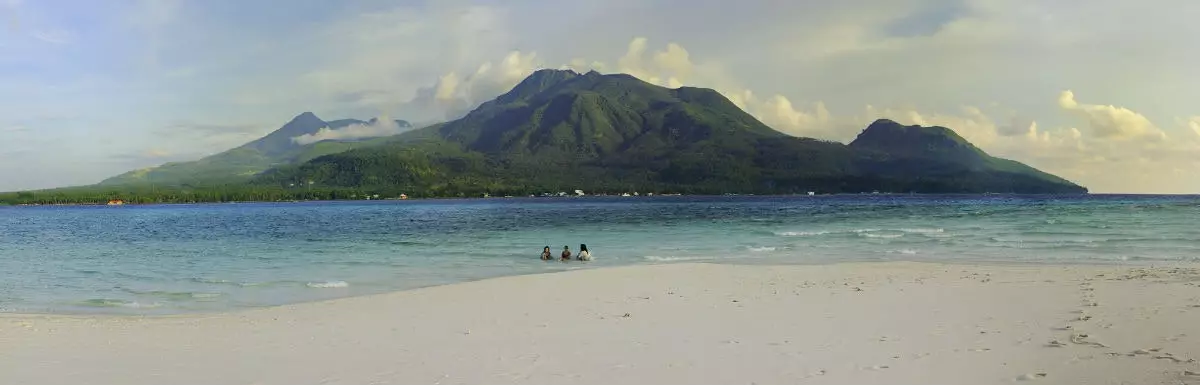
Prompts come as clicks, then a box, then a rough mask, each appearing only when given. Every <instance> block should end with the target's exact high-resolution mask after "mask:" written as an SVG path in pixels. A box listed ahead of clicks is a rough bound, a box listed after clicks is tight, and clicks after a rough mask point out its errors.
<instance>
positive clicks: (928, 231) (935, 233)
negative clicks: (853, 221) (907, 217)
mask: <svg viewBox="0 0 1200 385" xmlns="http://www.w3.org/2000/svg"><path fill="white" fill-rule="evenodd" d="M878 232H899V233H904V234H922V235H926V236H930V237H945V235H940V234H943V233H945V232H946V229H943V228H937V227H931V228H922V227H912V228H898V229H877V228H867V229H853V230H844V231H830V230H820V231H781V232H777V233H775V235H778V236H781V237H812V236H818V235H828V234H839V233H843V234H845V233H850V234H859V235H863V234H869V233H878ZM901 235H902V234H901ZM864 236H866V237H871V238H897V237H893V236H883V237H879V236H872V235H864Z"/></svg>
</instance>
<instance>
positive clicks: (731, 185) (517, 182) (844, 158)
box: [255, 70, 1086, 195]
mask: <svg viewBox="0 0 1200 385" xmlns="http://www.w3.org/2000/svg"><path fill="white" fill-rule="evenodd" d="M397 138H399V139H402V140H396V141H393V142H391V143H390V144H385V145H381V146H373V147H367V148H360V149H354V150H350V151H346V152H342V153H337V154H330V155H326V156H322V157H318V158H315V159H313V160H311V161H309V162H305V163H303V164H294V165H287V166H282V167H279V168H276V169H272V170H270V171H268V172H265V173H264V174H262V175H259V176H258V177H256V178H255V183H259V184H282V185H289V184H294V183H295V181H297V180H306V181H313V183H316V184H321V185H327V186H333V187H342V188H369V189H375V190H385V191H388V190H396V191H420V190H428V191H430V192H431V193H432V194H434V195H438V194H445V193H449V192H452V191H469V192H470V193H487V192H490V193H493V194H495V193H498V192H501V191H506V192H513V193H524V192H528V191H531V190H537V189H549V190H568V191H569V190H571V189H573V188H572V187H579V188H588V189H593V190H614V191H617V190H627V189H641V190H645V191H649V190H653V189H662V190H674V191H684V192H695V193H724V192H745V193H797V192H804V191H821V192H835V193H836V192H863V191H876V190H878V191H894V192H1015V193H1045V192H1051V193H1080V192H1086V188H1083V187H1081V186H1078V185H1075V184H1074V183H1071V182H1069V181H1066V180H1063V179H1062V178H1058V177H1055V176H1053V175H1050V174H1047V173H1044V172H1041V171H1039V170H1036V169H1033V168H1032V167H1028V166H1026V165H1024V164H1021V163H1019V162H1015V161H1011V160H1007V159H1000V158H995V157H992V156H990V155H988V154H987V153H986V152H984V151H982V150H980V149H978V148H977V147H975V146H974V145H972V144H970V143H969V142H968V141H966V140H965V139H963V138H962V137H961V136H959V135H957V133H954V131H953V130H951V129H949V128H945V127H921V126H903V125H900V124H899V123H896V122H894V121H890V120H886V119H880V120H877V121H876V122H874V123H872V124H871V125H870V126H868V127H867V128H866V129H864V131H863V132H862V133H860V134H859V137H858V138H856V139H855V140H854V141H852V142H851V143H850V144H841V143H837V142H828V141H820V140H815V139H811V138H796V137H792V136H788V135H785V134H783V133H781V132H779V131H777V130H774V129H772V128H770V127H768V126H766V125H765V124H763V123H762V122H760V121H758V120H757V119H756V118H754V117H753V116H751V115H750V114H748V113H746V112H745V111H743V110H741V109H740V108H737V106H736V105H734V104H733V103H732V102H731V101H729V100H728V99H727V98H725V97H724V96H723V95H721V94H720V93H718V92H716V91H713V90H711V89H704V88H696V87H680V88H676V89H668V88H664V87H660V86H656V85H652V84H649V83H646V82H644V81H641V80H640V79H637V78H635V77H633V76H629V75H626V74H610V75H601V74H599V73H596V72H589V73H587V74H582V75H581V74H578V73H576V72H574V71H570V70H539V71H536V72H534V73H533V74H531V75H530V76H529V77H527V78H526V79H524V80H523V81H521V82H520V83H518V85H517V86H515V87H514V88H513V89H512V90H510V91H508V92H506V93H505V94H502V95H500V96H498V97H497V98H496V99H493V100H491V101H488V102H485V103H483V104H481V105H480V106H479V107H477V108H476V109H474V110H472V111H471V112H469V113H468V114H466V116H464V117H462V118H460V119H457V120H454V121H450V122H447V123H445V124H442V125H440V126H437V127H434V128H428V129H421V130H416V131H413V132H410V133H407V134H402V135H400V136H398V137H397ZM418 138H419V139H418Z"/></svg>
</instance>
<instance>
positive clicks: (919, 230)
mask: <svg viewBox="0 0 1200 385" xmlns="http://www.w3.org/2000/svg"><path fill="white" fill-rule="evenodd" d="M899 230H900V231H903V232H906V233H914V234H936V233H944V232H946V229H935V228H928V229H926V228H915V229H899Z"/></svg>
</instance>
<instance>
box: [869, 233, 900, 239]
mask: <svg viewBox="0 0 1200 385" xmlns="http://www.w3.org/2000/svg"><path fill="white" fill-rule="evenodd" d="M859 235H862V236H864V237H867V238H884V239H892V238H900V237H903V236H904V234H872V233H860V234H859Z"/></svg>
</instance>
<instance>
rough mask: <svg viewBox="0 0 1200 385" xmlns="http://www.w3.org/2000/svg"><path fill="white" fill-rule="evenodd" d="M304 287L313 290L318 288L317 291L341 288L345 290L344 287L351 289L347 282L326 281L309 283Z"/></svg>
mask: <svg viewBox="0 0 1200 385" xmlns="http://www.w3.org/2000/svg"><path fill="white" fill-rule="evenodd" d="M304 286H308V287H311V288H317V289H340V288H344V287H350V284H349V283H347V282H346V281H325V282H309V283H306V284H304Z"/></svg>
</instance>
